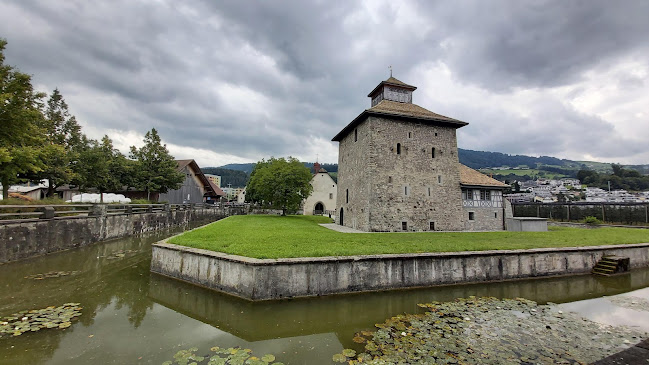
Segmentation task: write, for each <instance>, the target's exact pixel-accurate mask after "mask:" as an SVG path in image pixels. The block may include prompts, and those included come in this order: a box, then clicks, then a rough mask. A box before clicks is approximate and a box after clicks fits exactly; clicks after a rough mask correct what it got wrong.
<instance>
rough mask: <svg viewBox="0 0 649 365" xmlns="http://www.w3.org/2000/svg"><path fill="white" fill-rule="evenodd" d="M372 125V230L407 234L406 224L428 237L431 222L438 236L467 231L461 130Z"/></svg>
mask: <svg viewBox="0 0 649 365" xmlns="http://www.w3.org/2000/svg"><path fill="white" fill-rule="evenodd" d="M370 125H371V127H372V128H371V132H372V142H373V143H372V144H371V152H370V160H371V166H373V167H374V169H373V170H372V175H371V180H372V181H371V184H372V185H371V189H370V190H371V193H372V195H371V197H370V230H371V231H401V230H402V228H403V225H402V223H403V222H406V225H407V230H408V231H428V230H430V228H431V224H430V223H431V222H434V230H444V231H459V230H462V229H464V214H463V211H462V195H461V189H460V172H459V161H458V156H457V140H456V133H455V132H456V130H455V128H452V127H444V126H431V125H427V124H423V123H416V122H406V121H398V120H393V119H385V118H378V117H371V118H370ZM397 143H399V144H400V145H401V154H397ZM433 148H435V157H434V158H433V154H432V149H433Z"/></svg>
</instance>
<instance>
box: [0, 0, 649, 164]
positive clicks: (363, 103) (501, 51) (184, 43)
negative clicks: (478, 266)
mask: <svg viewBox="0 0 649 365" xmlns="http://www.w3.org/2000/svg"><path fill="white" fill-rule="evenodd" d="M648 6H649V2H646V1H635V2H634V1H625V2H622V3H619V4H613V5H612V4H611V3H610V2H604V1H585V2H578V1H572V2H564V1H548V2H518V1H498V2H497V1H489V2H484V1H458V2H453V3H450V2H446V1H444V2H420V3H405V2H404V3H401V2H398V3H395V2H392V3H380V2H369V3H367V4H363V3H359V2H331V1H312V2H305V1H292V2H281V3H279V2H265V1H260V2H255V3H254V5H253V4H252V3H248V2H240V1H223V2H212V1H204V2H199V1H196V2H191V3H189V2H182V3H181V2H171V1H140V2H133V1H125V0H124V1H110V2H86V1H60V2H50V1H17V0H16V1H9V2H5V3H3V4H0V37H4V38H7V40H8V41H9V44H8V49H7V52H6V54H7V61H8V63H9V64H12V65H17V66H19V68H20V69H21V70H23V71H24V72H28V73H30V74H33V75H34V80H35V83H36V84H37V85H40V86H41V87H44V88H46V89H48V90H51V89H53V88H54V87H59V89H60V90H61V91H62V92H63V95H64V96H65V97H66V100H67V101H68V103H69V104H70V106H71V108H72V112H73V113H74V114H76V115H77V116H78V117H79V119H81V120H82V122H84V123H86V124H87V125H89V126H92V127H93V128H95V129H96V130H98V131H102V130H107V129H111V130H116V131H122V132H124V133H125V132H127V131H136V132H138V133H140V134H143V133H144V132H146V131H147V130H148V129H150V128H151V127H155V128H157V129H158V130H159V131H160V133H161V135H162V136H163V138H164V140H165V141H166V142H168V143H171V144H175V145H179V146H190V147H195V148H203V149H208V150H212V151H216V152H219V153H228V154H232V155H236V156H240V157H245V158H248V159H253V160H255V159H258V158H260V157H264V156H270V155H275V156H280V155H288V154H292V155H300V154H302V155H305V156H307V155H308V156H307V157H309V158H313V156H311V155H313V154H315V153H317V152H316V151H315V150H314V148H313V140H314V138H318V137H319V138H322V139H325V140H328V139H330V138H331V137H332V136H333V135H335V134H336V133H337V132H338V131H339V130H340V129H341V128H342V127H343V126H345V125H346V124H347V123H348V122H349V121H351V120H352V119H353V118H354V117H355V116H356V115H358V113H359V112H360V111H362V109H364V108H367V107H369V101H368V100H367V98H366V95H367V93H368V92H369V91H370V90H371V89H372V88H373V87H374V86H376V84H377V83H378V82H379V81H380V80H382V79H385V78H387V76H388V70H387V66H388V65H392V66H393V68H394V70H395V76H397V77H399V78H402V79H404V80H403V81H406V82H411V83H413V84H415V85H422V84H424V83H426V84H430V85H433V87H434V86H435V85H436V83H435V81H434V80H433V81H431V82H430V83H428V82H424V81H426V80H421V79H420V78H421V77H422V76H421V75H419V74H416V73H415V70H421V69H422V67H424V68H425V67H426V66H425V65H433V64H436V63H443V64H444V65H446V67H448V69H449V70H450V72H451V73H452V74H453V76H452V78H453V80H454V83H455V85H457V86H458V88H459V90H456V91H455V92H462V90H461V88H462V87H478V88H480V89H481V90H483V92H484V94H485V95H489V94H494V95H496V94H499V95H507V93H509V92H512V90H519V89H528V88H530V89H543V88H548V87H557V86H564V85H571V84H572V83H575V82H578V81H579V80H582V79H583V77H584V76H583V75H584V72H586V71H589V70H593V69H596V68H600V69H606V68H607V67H610V65H614V64H616V62H618V60H619V59H620V57H625V56H629V57H636V59H640V60H642V61H643V62H645V63H647V53H648V51H649V50H648V49H647V43H648V42H647V41H646V39H645V38H646V35H647V34H649V21H648V19H647V17H648V16H647V14H649V8H648ZM613 81H614V82H615V83H619V84H620V85H621V86H623V87H631V86H633V87H646V86H647V76H646V75H643V74H638V75H635V74H634V75H631V74H623V75H620V76H619V77H618V78H617V79H615V80H613ZM634 85H635V86H634ZM582 87H585V86H582ZM446 91H447V90H439V92H440V94H438V95H441V96H440V98H439V100H437V101H435V100H427V99H425V98H423V97H422V96H421V95H422V94H421V91H418V93H419V94H417V95H415V99H416V100H417V102H418V103H420V104H421V105H423V106H426V107H437V106H439V107H440V108H441V109H442V110H448V111H449V112H450V113H452V115H450V116H455V117H461V118H465V119H466V120H467V121H469V122H471V123H472V124H471V125H470V126H469V127H467V128H465V129H466V130H467V131H466V132H464V131H463V132H462V133H463V135H464V136H465V137H466V140H467V141H471V142H472V143H475V144H476V145H474V146H464V147H468V148H471V147H475V148H477V147H481V148H482V147H484V148H490V149H492V150H496V151H503V152H512V153H525V152H530V153H539V154H552V153H564V154H565V153H574V154H579V153H581V154H585V153H589V148H590V147H592V143H585V142H583V141H584V140H585V139H584V137H588V138H595V139H597V138H599V139H601V138H602V137H603V136H606V137H607V138H605V139H604V140H600V141H599V142H598V143H600V144H602V146H601V148H599V150H600V151H608V150H610V149H611V148H609V147H608V146H610V144H607V143H605V142H606V141H616V142H617V143H623V144H625V145H628V146H631V149H633V152H629V154H632V153H635V149H636V147H634V146H635V144H634V143H635V142H633V141H630V137H629V136H624V135H621V134H620V133H619V132H617V131H616V130H615V129H614V128H613V127H612V126H613V124H612V121H607V120H604V119H602V118H601V117H598V116H596V115H594V114H587V113H586V114H584V113H583V112H580V111H577V110H575V109H574V108H572V107H570V106H567V105H565V103H562V101H561V100H557V97H556V96H548V97H546V98H543V100H542V101H536V103H537V104H530V105H529V109H530V113H528V114H529V115H526V116H524V117H521V115H520V114H517V113H515V112H512V111H511V110H509V109H508V108H509V105H507V104H508V103H506V102H502V104H500V105H493V106H491V107H490V110H488V111H486V112H485V110H484V108H477V107H476V106H475V104H476V103H475V101H473V100H465V102H464V103H459V104H452V103H451V104H449V105H444V101H443V100H446V99H444V97H443V96H444V94H443V93H444V92H446ZM448 91H449V92H451V91H450V90H448ZM571 92H572V94H566V95H579V94H580V90H579V87H578V86H575V90H572V91H571ZM575 97H576V96H575ZM502 100H503V99H501V101H502ZM540 105H544V106H543V107H541V106H540ZM546 108H551V109H552V119H551V120H550V119H546V116H547V115H548V113H547V112H545V110H546ZM433 110H435V109H433ZM435 111H437V110H435ZM503 120H505V121H507V123H506V124H508V125H512V126H516V125H519V126H520V125H525V126H526V128H513V129H512V130H511V131H510V133H512V134H514V136H508V137H507V138H502V135H499V134H497V133H494V132H493V131H494V130H495V129H496V127H497V126H499V125H501V123H502V121H503ZM475 122H477V123H475ZM558 123H560V124H561V125H564V126H566V125H576V126H579V125H581V123H589V124H590V125H592V126H596V127H597V128H595V129H596V130H597V133H603V134H601V135H600V134H598V135H587V136H584V135H583V134H582V135H581V136H580V135H579V134H578V133H576V132H575V131H570V132H569V133H565V134H562V135H560V136H556V137H553V138H551V137H547V136H546V135H544V133H543V132H544V131H543V130H542V129H541V128H540V127H539V126H543V127H545V128H546V129H547V128H553V127H552V126H557V125H559V124H558ZM118 133H119V132H118ZM589 133H591V132H589ZM592 133H595V132H592ZM484 135H489V136H491V137H492V138H493V139H490V142H489V143H484V139H480V136H484ZM521 141H525V142H521ZM617 151H619V149H618V150H617ZM611 153H613V151H611ZM614 154H615V155H616V156H618V155H619V156H620V157H621V158H622V157H625V155H624V153H618V152H616V153H614ZM320 156H321V157H323V155H322V154H321V155H320ZM183 157H190V156H183ZM325 160H328V162H334V161H335V155H329V156H325ZM222 162H223V163H227V161H222Z"/></svg>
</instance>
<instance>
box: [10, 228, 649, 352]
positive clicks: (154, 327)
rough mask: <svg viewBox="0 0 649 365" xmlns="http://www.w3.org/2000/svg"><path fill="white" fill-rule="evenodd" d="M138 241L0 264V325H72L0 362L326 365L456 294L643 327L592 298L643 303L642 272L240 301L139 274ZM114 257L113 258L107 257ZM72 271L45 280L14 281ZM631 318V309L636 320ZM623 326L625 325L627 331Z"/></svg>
mask: <svg viewBox="0 0 649 365" xmlns="http://www.w3.org/2000/svg"><path fill="white" fill-rule="evenodd" d="M172 233H173V232H165V234H158V235H149V236H145V237H136V238H130V239H122V240H116V241H112V242H108V243H101V244H96V245H94V246H90V247H85V248H80V249H76V250H71V251H67V252H62V253H58V254H53V255H49V256H44V257H39V258H35V259H31V260H26V261H21V262H16V263H11V264H4V265H0V316H8V315H10V314H12V313H15V312H18V311H21V310H27V309H38V308H45V307H47V306H52V305H54V306H59V305H62V304H64V303H67V302H78V303H81V306H83V311H82V313H83V314H82V316H81V317H79V319H78V320H77V321H75V322H73V325H72V326H71V327H70V328H67V329H65V330H60V329H46V330H41V331H38V332H28V333H25V334H23V335H21V336H18V337H9V338H2V339H0V364H160V363H162V362H163V361H165V360H170V359H171V358H172V357H173V355H174V354H175V353H176V352H177V351H178V350H181V349H186V348H189V347H194V346H196V347H199V349H201V350H202V351H204V352H205V353H207V352H209V351H208V349H209V348H210V347H212V346H221V347H234V346H240V347H244V348H250V349H252V350H253V351H254V352H255V353H256V354H260V355H261V354H264V353H272V354H274V355H276V357H277V360H278V361H282V362H284V363H286V364H331V356H332V355H333V354H334V353H337V352H340V351H341V350H342V349H343V348H347V347H355V348H357V346H355V345H356V344H354V343H353V342H352V341H351V339H352V337H353V335H354V333H355V332H356V331H359V330H365V329H371V328H372V327H373V325H374V323H378V322H383V321H384V320H385V319H386V318H388V317H390V316H393V315H396V314H400V313H404V312H408V313H416V312H419V311H420V309H419V308H418V307H417V306H416V304H417V303H422V302H430V301H448V300H453V299H454V298H458V297H467V296H470V295H476V296H495V297H499V298H513V297H524V298H527V299H531V300H535V301H538V302H540V303H545V302H548V301H550V302H555V303H566V304H564V306H566V308H568V309H570V310H575V311H578V312H580V313H582V314H584V315H585V316H588V317H591V318H594V319H599V318H600V317H605V318H603V320H602V321H604V322H606V321H609V322H614V323H612V324H619V323H622V324H631V325H639V326H640V327H642V328H644V329H645V330H649V318H645V317H646V312H644V313H645V317H643V318H644V319H641V318H640V317H639V316H638V314H637V313H635V312H637V311H632V312H629V311H628V310H626V311H625V310H622V309H620V308H618V307H615V311H613V310H612V309H611V307H610V303H609V302H606V301H604V300H602V299H596V298H599V297H602V296H605V295H615V294H620V293H625V292H630V291H635V293H638V294H636V295H638V296H641V297H649V288H648V289H643V288H646V287H649V270H644V269H643V270H635V271H633V272H632V273H630V274H626V275H622V276H617V277H614V278H599V277H594V276H590V275H582V276H574V277H563V278H554V279H537V280H522V281H514V282H505V283H491V284H479V285H455V286H446V287H436V288H430V289H417V290H405V291H404V290H402V291H392V292H382V293H365V294H353V295H339V296H330V297H322V298H311V299H295V300H283V301H273V302H261V303H251V302H246V301H243V300H240V299H237V298H234V297H230V296H227V295H223V294H220V293H217V292H214V291H210V290H206V289H202V288H199V287H195V286H193V285H190V284H185V283H182V282H179V281H175V280H171V279H167V278H164V277H160V276H158V275H155V274H151V273H150V272H149V265H150V257H151V243H152V242H155V241H158V240H160V239H162V238H164V237H166V236H169V235H170V234H172ZM119 252H122V253H123V257H122V256H119V255H117V256H115V255H114V254H115V253H119ZM49 271H79V273H78V274H76V275H73V276H66V277H60V278H51V279H44V280H29V279H25V278H24V277H25V276H27V275H33V274H38V273H45V272H49ZM638 313H639V312H638ZM627 322H628V323H627Z"/></svg>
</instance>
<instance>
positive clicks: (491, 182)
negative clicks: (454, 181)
mask: <svg viewBox="0 0 649 365" xmlns="http://www.w3.org/2000/svg"><path fill="white" fill-rule="evenodd" d="M460 185H465V186H482V187H493V188H501V189H502V188H506V187H509V185H507V184H505V183H503V182H500V181H498V180H496V179H494V178H491V177H489V176H487V175H485V174H483V173H481V172H478V171H476V170H474V169H472V168H470V167H468V166H464V165H462V164H460Z"/></svg>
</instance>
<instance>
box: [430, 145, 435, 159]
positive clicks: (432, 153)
mask: <svg viewBox="0 0 649 365" xmlns="http://www.w3.org/2000/svg"><path fill="white" fill-rule="evenodd" d="M430 157H432V158H435V147H433V149H432V152H431V154H430Z"/></svg>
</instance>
